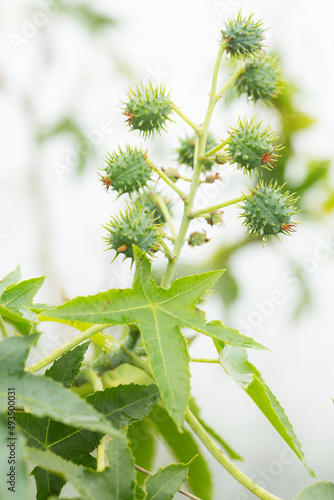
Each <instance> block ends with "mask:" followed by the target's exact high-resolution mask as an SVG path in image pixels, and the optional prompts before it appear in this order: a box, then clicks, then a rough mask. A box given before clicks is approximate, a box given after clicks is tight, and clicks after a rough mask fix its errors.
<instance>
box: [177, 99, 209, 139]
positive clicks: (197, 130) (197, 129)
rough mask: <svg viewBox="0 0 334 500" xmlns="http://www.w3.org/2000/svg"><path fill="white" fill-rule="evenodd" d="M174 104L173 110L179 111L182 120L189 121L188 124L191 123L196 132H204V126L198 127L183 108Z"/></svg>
mask: <svg viewBox="0 0 334 500" xmlns="http://www.w3.org/2000/svg"><path fill="white" fill-rule="evenodd" d="M172 106H173V110H174V111H175V113H177V114H178V115H179V116H180V117H181V118H182V120H184V121H185V122H186V123H188V125H190V126H191V127H192V128H193V129H194V130H195V132H196V134H198V135H200V134H201V132H202V128H201V127H198V126H197V125H196V123H194V122H193V121H192V120H190V119H189V118H188V117H187V116H186V115H185V114H184V113H183V112H182V111H181V110H180V108H177V107H176V106H175V104H173V105H172Z"/></svg>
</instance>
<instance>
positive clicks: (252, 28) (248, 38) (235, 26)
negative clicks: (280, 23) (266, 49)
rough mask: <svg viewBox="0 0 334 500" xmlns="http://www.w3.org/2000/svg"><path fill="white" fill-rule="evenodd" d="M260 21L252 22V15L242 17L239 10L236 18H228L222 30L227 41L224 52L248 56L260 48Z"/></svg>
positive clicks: (261, 34)
mask: <svg viewBox="0 0 334 500" xmlns="http://www.w3.org/2000/svg"><path fill="white" fill-rule="evenodd" d="M261 26H262V23H261V22H257V23H256V22H254V21H253V15H252V16H250V17H248V18H247V17H242V16H241V12H239V14H238V17H237V18H236V19H229V20H228V21H227V22H226V23H225V29H224V30H223V31H222V35H223V38H224V40H225V42H226V43H227V49H226V52H227V53H228V54H231V56H249V55H252V54H257V53H258V52H259V51H260V50H261V48H262V40H263V33H264V31H263V29H262V27H261Z"/></svg>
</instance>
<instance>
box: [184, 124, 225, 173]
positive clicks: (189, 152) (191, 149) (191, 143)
mask: <svg viewBox="0 0 334 500" xmlns="http://www.w3.org/2000/svg"><path fill="white" fill-rule="evenodd" d="M196 139H198V136H197V135H194V136H192V137H186V138H185V139H180V147H179V148H178V149H177V150H176V152H177V156H178V157H177V161H178V163H179V165H187V166H188V167H191V168H194V153H195V142H196ZM216 145H217V143H216V141H215V139H214V137H213V135H212V134H211V133H209V134H208V139H207V143H206V151H210V149H213V148H214V147H215V146H216ZM214 164H215V161H214V160H212V159H205V160H204V162H203V167H204V170H211V168H212V167H213V165H214Z"/></svg>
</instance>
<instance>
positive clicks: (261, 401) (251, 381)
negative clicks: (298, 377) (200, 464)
mask: <svg viewBox="0 0 334 500" xmlns="http://www.w3.org/2000/svg"><path fill="white" fill-rule="evenodd" d="M220 361H221V364H222V366H223V368H224V370H225V371H226V372H227V373H228V374H229V375H230V376H231V377H232V378H233V379H234V380H235V381H236V382H237V383H238V384H239V385H240V386H241V387H242V388H243V389H244V390H245V391H246V392H247V394H248V395H249V396H250V398H251V399H252V400H253V401H254V403H255V404H256V405H257V406H258V407H259V409H260V410H261V411H262V413H263V414H264V415H265V417H266V418H267V419H268V420H269V422H270V423H271V424H272V425H273V426H274V427H275V429H276V430H277V432H278V433H279V434H280V435H281V436H282V438H283V439H284V441H285V442H286V443H287V444H288V445H289V446H290V448H291V450H292V451H293V452H294V453H295V454H296V455H297V457H298V458H299V459H300V460H301V461H302V463H303V464H304V466H305V468H306V470H307V471H308V473H309V474H310V475H311V476H313V477H315V474H314V472H313V470H312V469H311V468H310V467H309V465H308V463H307V462H306V459H305V456H304V452H303V450H302V447H301V444H300V442H299V441H298V439H297V436H296V434H295V431H294V430H293V427H292V425H291V424H290V422H289V420H288V417H287V416H286V414H285V411H284V409H283V408H282V406H281V405H280V404H279V402H278V401H277V399H276V398H275V396H274V395H273V393H272V392H271V390H270V389H269V387H268V386H267V385H266V383H265V382H264V380H263V378H262V376H261V374H260V372H259V371H258V370H257V369H256V368H255V366H253V365H252V364H251V363H250V362H249V361H248V359H247V354H246V351H244V350H243V349H238V348H235V347H230V346H225V347H224V348H223V349H221V351H220Z"/></svg>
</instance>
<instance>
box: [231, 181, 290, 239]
mask: <svg viewBox="0 0 334 500" xmlns="http://www.w3.org/2000/svg"><path fill="white" fill-rule="evenodd" d="M282 188H283V186H281V187H279V186H278V184H277V182H275V183H272V182H270V184H269V185H265V184H263V182H259V184H258V185H257V187H256V189H254V190H253V189H252V190H251V191H252V197H250V198H247V199H246V200H245V201H244V202H243V203H242V205H240V207H241V208H242V209H243V213H242V214H241V215H240V217H244V221H243V225H245V226H246V227H247V231H248V232H249V233H250V234H252V235H256V236H262V241H263V246H265V244H266V242H267V239H268V237H271V238H272V237H274V236H276V237H277V238H278V239H279V236H278V235H279V234H280V233H283V234H290V233H291V232H294V231H295V229H294V228H295V227H296V224H294V223H293V222H291V217H292V216H293V215H294V214H295V213H296V212H297V209H296V208H295V207H294V206H293V204H294V203H295V202H296V199H294V198H293V195H292V194H289V192H287V191H286V192H285V193H282Z"/></svg>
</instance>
